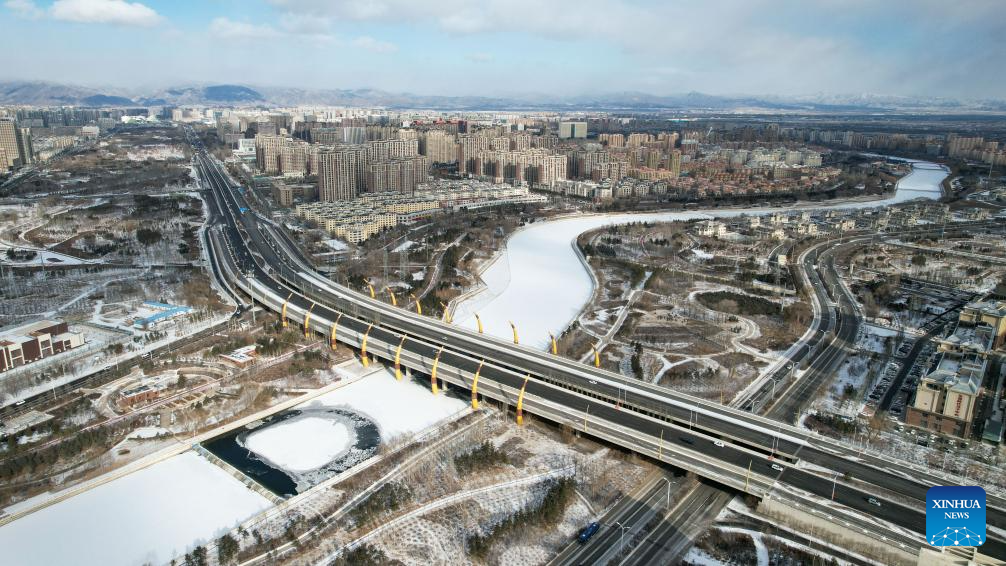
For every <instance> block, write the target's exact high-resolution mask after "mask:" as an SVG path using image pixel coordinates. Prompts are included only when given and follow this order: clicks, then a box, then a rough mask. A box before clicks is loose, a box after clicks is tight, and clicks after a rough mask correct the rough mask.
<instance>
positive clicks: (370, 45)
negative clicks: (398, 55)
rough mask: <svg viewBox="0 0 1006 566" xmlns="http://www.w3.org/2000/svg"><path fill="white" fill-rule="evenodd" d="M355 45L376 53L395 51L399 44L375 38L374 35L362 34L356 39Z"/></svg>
mask: <svg viewBox="0 0 1006 566" xmlns="http://www.w3.org/2000/svg"><path fill="white" fill-rule="evenodd" d="M353 45H355V46H357V47H359V48H361V49H366V50H367V51H373V52H374V53H394V52H396V51H398V46H397V45H395V44H394V43H389V42H387V41H381V40H379V39H374V38H373V37H370V36H367V35H362V36H360V37H358V38H356V39H354V40H353Z"/></svg>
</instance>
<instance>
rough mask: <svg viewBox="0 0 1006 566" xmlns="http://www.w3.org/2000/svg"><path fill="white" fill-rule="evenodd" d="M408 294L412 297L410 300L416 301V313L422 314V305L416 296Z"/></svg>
mask: <svg viewBox="0 0 1006 566" xmlns="http://www.w3.org/2000/svg"><path fill="white" fill-rule="evenodd" d="M409 296H410V297H412V300H413V301H415V302H416V314H418V315H422V314H423V305H421V304H419V299H417V298H416V296H415V295H413V294H411V293H409Z"/></svg>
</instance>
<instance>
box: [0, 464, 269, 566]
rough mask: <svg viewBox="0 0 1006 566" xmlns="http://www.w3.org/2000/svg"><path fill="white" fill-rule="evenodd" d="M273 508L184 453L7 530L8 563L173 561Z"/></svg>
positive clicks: (1, 532)
mask: <svg viewBox="0 0 1006 566" xmlns="http://www.w3.org/2000/svg"><path fill="white" fill-rule="evenodd" d="M271 505H272V503H270V502H269V500H267V499H266V498H264V497H262V496H261V495H259V494H257V493H255V492H254V491H251V490H249V489H248V488H246V487H245V486H244V485H243V484H241V482H239V481H238V480H236V479H234V478H233V477H231V476H230V475H229V474H228V473H227V472H225V471H224V470H222V469H221V468H219V467H217V466H215V465H213V464H212V463H210V462H209V461H207V460H205V459H204V458H202V457H201V456H199V455H198V454H196V453H194V452H191V451H190V452H185V453H183V454H180V455H178V456H174V457H172V458H169V459H167V460H165V461H163V462H160V463H158V464H155V465H153V466H150V467H149V468H144V469H143V470H140V471H138V472H136V473H133V474H130V475H128V476H125V477H122V478H120V479H117V480H114V481H111V482H109V483H107V484H105V485H102V486H100V487H96V488H94V489H92V490H90V491H87V492H85V493H82V494H80V495H77V496H76V497H72V498H70V499H67V500H66V501H62V502H60V503H57V504H55V505H53V506H51V507H47V508H45V509H42V510H41V511H38V512H36V513H32V514H31V515H28V516H26V517H23V518H21V519H19V520H17V521H14V522H13V523H10V524H8V525H4V526H3V527H0V548H2V549H3V559H2V562H3V563H4V564H8V565H10V566H34V565H38V566H50V565H54V564H74V565H76V566H88V565H94V566H108V565H116V564H122V565H130V566H132V565H139V564H144V563H152V564H161V563H167V562H169V561H170V560H171V559H172V558H174V557H181V556H182V555H184V554H185V552H186V551H187V550H189V549H191V548H193V547H195V546H197V545H199V544H202V543H204V542H207V541H209V540H210V539H212V538H214V537H215V536H216V535H218V534H219V533H221V532H223V531H226V530H229V529H230V528H232V527H234V525H236V524H238V523H240V522H241V521H243V520H245V519H247V518H248V517H251V516H252V515H254V514H256V513H258V512H260V511H262V510H264V509H266V508H268V507H270V506H271Z"/></svg>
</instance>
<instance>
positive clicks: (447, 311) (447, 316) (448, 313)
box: [440, 301, 453, 324]
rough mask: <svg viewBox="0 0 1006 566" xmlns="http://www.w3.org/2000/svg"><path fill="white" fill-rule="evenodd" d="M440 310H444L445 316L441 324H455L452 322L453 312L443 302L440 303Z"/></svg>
mask: <svg viewBox="0 0 1006 566" xmlns="http://www.w3.org/2000/svg"><path fill="white" fill-rule="evenodd" d="M440 308H442V309H443V310H444V315H443V316H442V317H441V318H440V320H441V322H446V323H447V324H450V323H451V322H453V321H452V320H451V310H450V309H448V308H447V305H445V304H444V302H443V301H441V302H440Z"/></svg>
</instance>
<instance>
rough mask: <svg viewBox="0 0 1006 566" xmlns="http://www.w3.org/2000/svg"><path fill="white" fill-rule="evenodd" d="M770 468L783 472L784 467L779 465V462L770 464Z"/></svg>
mask: <svg viewBox="0 0 1006 566" xmlns="http://www.w3.org/2000/svg"><path fill="white" fill-rule="evenodd" d="M772 469H773V470H775V471H777V472H785V471H786V468H784V467H782V466H780V465H779V464H772Z"/></svg>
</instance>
